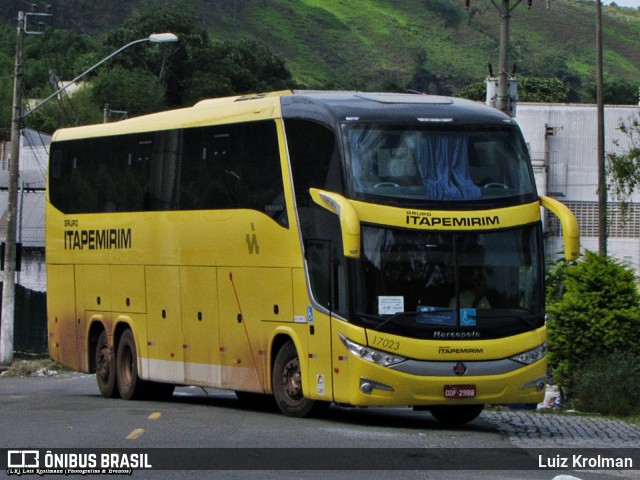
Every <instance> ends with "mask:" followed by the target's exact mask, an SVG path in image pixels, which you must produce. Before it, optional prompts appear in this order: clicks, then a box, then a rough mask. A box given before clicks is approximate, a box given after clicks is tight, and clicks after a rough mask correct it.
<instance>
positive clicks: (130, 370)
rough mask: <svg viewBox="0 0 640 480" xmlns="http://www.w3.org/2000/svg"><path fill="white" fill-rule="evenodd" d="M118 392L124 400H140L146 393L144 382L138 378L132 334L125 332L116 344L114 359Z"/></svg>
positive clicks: (136, 357) (128, 331) (136, 356)
mask: <svg viewBox="0 0 640 480" xmlns="http://www.w3.org/2000/svg"><path fill="white" fill-rule="evenodd" d="M116 369H117V372H118V375H117V384H118V390H119V391H120V396H121V397H122V398H124V399H125V400H135V399H139V398H142V397H143V396H144V394H145V393H146V387H147V385H146V382H145V381H144V380H142V379H141V378H140V377H139V376H138V354H137V352H136V342H135V339H134V337H133V332H132V331H131V330H129V329H127V330H125V331H124V332H123V333H122V336H121V337H120V342H119V343H118V355H117V357H116Z"/></svg>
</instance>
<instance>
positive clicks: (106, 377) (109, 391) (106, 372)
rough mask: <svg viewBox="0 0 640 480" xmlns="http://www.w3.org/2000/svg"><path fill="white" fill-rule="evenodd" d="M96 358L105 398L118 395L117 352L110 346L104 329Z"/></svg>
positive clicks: (99, 380) (100, 385)
mask: <svg viewBox="0 0 640 480" xmlns="http://www.w3.org/2000/svg"><path fill="white" fill-rule="evenodd" d="M95 360H96V380H97V381H98V388H99V389H100V393H101V394H102V396H103V397H104V398H114V397H117V396H118V388H117V387H116V352H114V351H113V350H111V348H109V341H108V340H107V332H105V331H104V330H103V331H102V333H101V334H100V336H99V337H98V343H97V344H96V351H95Z"/></svg>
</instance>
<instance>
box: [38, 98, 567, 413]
mask: <svg viewBox="0 0 640 480" xmlns="http://www.w3.org/2000/svg"><path fill="white" fill-rule="evenodd" d="M48 175H49V176H48V193H47V211H46V252H47V281H48V288H47V300H48V327H49V352H50V356H51V358H52V359H54V360H55V361H57V362H59V363H61V364H63V365H66V366H68V367H71V368H73V369H77V370H79V371H83V372H95V373H96V378H97V383H98V387H99V389H100V392H101V393H102V395H103V396H105V397H116V396H118V397H121V398H124V399H133V398H140V397H145V398H149V397H151V398H160V397H167V396H170V395H171V394H172V392H173V389H174V386H175V385H197V386H203V387H215V388H220V389H229V390H233V391H236V392H237V393H238V396H239V397H241V398H242V397H245V398H258V397H260V395H258V394H262V395H263V396H264V395H271V396H273V397H275V400H276V402H277V404H278V406H279V408H280V409H281V410H282V412H283V413H285V414H286V415H290V416H306V415H310V414H314V413H318V412H319V411H321V410H322V409H324V408H326V407H327V406H328V405H330V404H331V403H337V404H341V405H351V406H359V407H362V406H399V405H402V406H411V407H414V409H416V410H429V411H430V412H431V413H432V414H433V415H434V416H435V417H436V418H437V419H439V420H441V421H445V422H458V423H464V422H468V421H471V420H472V419H474V418H475V417H477V416H478V415H479V414H480V412H481V411H482V408H483V406H484V405H485V404H493V405H496V404H513V403H534V402H538V401H540V400H541V399H542V397H543V393H544V389H545V379H546V375H547V363H546V352H547V343H546V335H547V334H546V328H545V321H544V292H543V284H544V282H543V277H544V256H543V233H542V222H541V213H540V211H541V210H540V207H541V206H542V207H547V208H549V209H551V210H552V211H553V212H554V213H556V214H557V215H558V216H559V217H560V219H561V221H562V226H563V235H564V238H565V251H566V256H567V258H576V257H577V255H578V251H579V244H578V243H579V240H578V234H577V232H578V230H577V224H576V221H575V219H574V217H573V216H572V214H571V213H570V212H569V210H568V209H566V207H564V206H562V205H561V204H560V203H558V202H557V201H555V200H552V199H550V198H544V197H543V198H540V197H538V195H537V193H536V188H535V183H534V177H533V174H532V169H531V164H530V160H529V157H528V153H527V149H526V146H525V143H524V141H523V139H522V136H521V133H520V131H519V128H518V127H517V125H516V123H515V122H514V121H513V120H512V119H510V118H508V117H506V116H505V115H503V114H501V113H499V112H498V111H496V110H493V109H490V108H488V107H486V106H483V105H481V104H478V103H475V102H470V101H466V100H461V99H453V98H448V97H437V96H427V95H410V94H387V93H359V92H312V91H308V92H305V91H285V92H273V93H268V94H259V95H247V96H238V97H231V98H222V99H214V100H205V101H202V102H200V103H198V104H196V105H195V106H193V107H190V108H184V109H180V110H174V111H167V112H162V113H156V114H151V115H147V116H141V117H138V118H132V119H129V120H125V121H122V122H118V123H111V124H102V125H92V126H84V127H77V128H69V129H63V130H59V131H58V132H56V134H55V135H54V138H53V142H52V145H51V151H50V165H49V172H48Z"/></svg>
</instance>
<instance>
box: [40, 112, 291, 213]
mask: <svg viewBox="0 0 640 480" xmlns="http://www.w3.org/2000/svg"><path fill="white" fill-rule="evenodd" d="M49 187H50V198H51V202H52V203H53V205H54V206H55V207H56V208H58V209H60V210H61V211H62V212H64V213H98V212H114V211H117V212H134V211H153V210H203V209H226V208H249V209H253V210H259V211H261V212H263V213H265V214H267V215H269V216H270V217H271V218H274V219H276V220H277V221H278V222H279V223H281V224H282V225H286V224H287V219H286V211H285V204H284V189H283V184H282V175H281V169H280V156H279V151H278V140H277V134H276V127H275V123H274V122H253V123H246V124H233V125H224V126H218V127H201V128H191V129H184V130H167V131H160V132H151V133H143V134H132V135H121V136H116V137H99V138H90V139H83V140H73V141H67V142H57V143H55V144H53V145H52V148H51V169H50V185H49Z"/></svg>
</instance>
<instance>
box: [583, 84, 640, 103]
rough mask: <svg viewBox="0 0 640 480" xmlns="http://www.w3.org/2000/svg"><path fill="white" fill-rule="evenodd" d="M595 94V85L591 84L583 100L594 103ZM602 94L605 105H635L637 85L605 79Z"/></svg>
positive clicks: (636, 101)
mask: <svg viewBox="0 0 640 480" xmlns="http://www.w3.org/2000/svg"><path fill="white" fill-rule="evenodd" d="M596 94H597V90H596V86H595V85H591V86H590V87H589V89H588V90H587V92H586V94H585V96H584V98H583V102H590V103H596V98H597V97H596ZM602 96H603V97H604V103H605V104H606V105H637V104H638V86H637V84H631V83H629V82H624V81H620V80H614V81H612V82H607V81H605V83H604V90H603V92H602Z"/></svg>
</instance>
